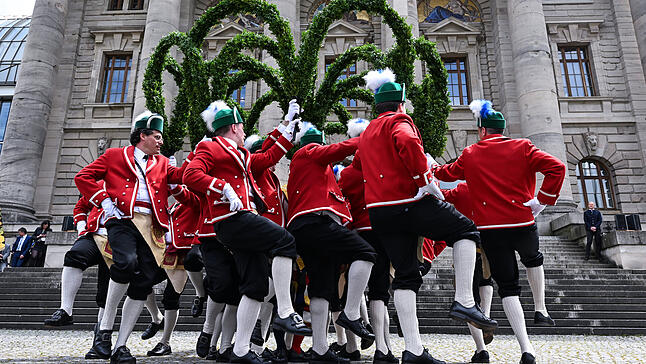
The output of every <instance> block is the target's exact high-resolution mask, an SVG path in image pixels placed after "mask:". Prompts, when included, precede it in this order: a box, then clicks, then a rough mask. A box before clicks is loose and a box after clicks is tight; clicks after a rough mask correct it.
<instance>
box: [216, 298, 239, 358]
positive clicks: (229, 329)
mask: <svg viewBox="0 0 646 364" xmlns="http://www.w3.org/2000/svg"><path fill="white" fill-rule="evenodd" d="M237 313H238V306H233V305H226V306H225V307H224V313H223V314H222V340H220V353H224V351H225V350H226V349H228V348H230V347H231V341H233V335H234V334H235V333H236V324H237V322H238V320H237V317H236V316H237Z"/></svg>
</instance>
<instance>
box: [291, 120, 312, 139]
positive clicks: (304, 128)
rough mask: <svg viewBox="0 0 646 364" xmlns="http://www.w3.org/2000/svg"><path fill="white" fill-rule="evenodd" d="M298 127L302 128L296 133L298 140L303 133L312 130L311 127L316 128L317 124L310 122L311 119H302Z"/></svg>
mask: <svg viewBox="0 0 646 364" xmlns="http://www.w3.org/2000/svg"><path fill="white" fill-rule="evenodd" d="M298 127H299V128H300V129H299V130H298V133H296V139H295V140H296V141H300V140H301V138H302V137H303V135H305V133H306V132H307V131H308V130H310V129H316V126H314V124H312V123H310V122H309V121H301V122H299V123H298Z"/></svg>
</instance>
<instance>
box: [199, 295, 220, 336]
mask: <svg viewBox="0 0 646 364" xmlns="http://www.w3.org/2000/svg"><path fill="white" fill-rule="evenodd" d="M222 308H224V303H218V302H215V301H213V300H212V299H211V297H209V298H207V300H206V316H205V318H204V325H203V326H202V332H205V333H207V334H210V333H212V332H213V327H214V324H215V318H216V317H217V315H218V313H219V312H220V311H222Z"/></svg>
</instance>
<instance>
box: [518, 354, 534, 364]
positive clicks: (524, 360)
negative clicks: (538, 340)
mask: <svg viewBox="0 0 646 364" xmlns="http://www.w3.org/2000/svg"><path fill="white" fill-rule="evenodd" d="M535 363H536V358H534V355H532V354H530V353H523V355H522V356H521V357H520V364H535Z"/></svg>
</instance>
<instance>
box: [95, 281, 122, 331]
mask: <svg viewBox="0 0 646 364" xmlns="http://www.w3.org/2000/svg"><path fill="white" fill-rule="evenodd" d="M127 290H128V283H117V282H115V281H113V280H112V279H110V283H108V293H107V296H106V298H105V310H104V312H103V318H101V325H99V329H100V330H112V328H113V327H114V318H115V317H116V316H117V306H118V305H119V302H121V298H123V295H124V294H126V291H127Z"/></svg>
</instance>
